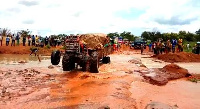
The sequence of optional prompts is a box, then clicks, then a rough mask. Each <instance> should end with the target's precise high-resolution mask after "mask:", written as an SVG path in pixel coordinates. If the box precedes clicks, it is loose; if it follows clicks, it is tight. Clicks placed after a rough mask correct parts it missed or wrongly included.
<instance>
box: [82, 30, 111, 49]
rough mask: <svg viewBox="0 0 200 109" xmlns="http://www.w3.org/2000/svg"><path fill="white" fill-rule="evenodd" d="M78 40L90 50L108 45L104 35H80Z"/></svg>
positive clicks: (107, 39)
mask: <svg viewBox="0 0 200 109" xmlns="http://www.w3.org/2000/svg"><path fill="white" fill-rule="evenodd" d="M79 38H80V40H81V41H83V42H84V43H86V44H87V46H88V47H89V48H92V49H103V48H104V45H105V44H107V43H109V42H110V40H109V38H108V37H107V35H106V34H101V33H96V34H80V35H79Z"/></svg>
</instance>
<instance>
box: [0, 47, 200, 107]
mask: <svg viewBox="0 0 200 109" xmlns="http://www.w3.org/2000/svg"><path fill="white" fill-rule="evenodd" d="M145 56H146V57H150V56H149V55H148V53H147V54H144V55H140V54H139V52H132V51H119V52H116V53H114V54H112V55H110V57H111V63H110V64H103V65H101V66H100V68H99V72H100V73H89V72H81V71H72V72H63V71H62V68H61V65H60V64H59V65H58V66H50V60H48V59H47V60H42V62H41V63H38V62H35V61H33V62H32V61H28V62H27V63H25V64H21V63H19V64H17V65H10V64H9V65H3V64H2V65H3V66H0V83H1V85H0V95H1V96H0V107H2V108H3V109H13V108H17V109H19V108H20V109H21V108H23V109H109V108H110V109H144V108H147V109H149V108H152V107H151V106H152V105H153V106H154V108H156V107H159V106H161V107H164V106H165V107H172V108H174V109H176V108H180V109H182V108H188V109H189V108H192V109H196V108H200V105H199V102H200V99H199V97H200V96H199V92H200V84H199V83H192V82H190V81H188V80H187V79H186V78H183V79H176V80H173V81H168V82H167V84H165V85H162V86H158V85H153V84H151V82H150V81H148V79H147V78H145V76H144V75H146V76H149V77H155V76H156V74H157V73H156V69H152V68H148V67H149V65H147V64H146V63H145V62H144V61H146V60H145V58H142V57H145ZM22 61H23V60H22ZM9 63H12V62H9ZM33 63H34V65H32V64H33ZM36 63H37V64H36ZM154 63H159V62H154ZM154 63H151V64H152V66H153V64H154ZM38 64H39V65H40V66H39V65H38ZM145 64H146V65H145ZM160 64H161V66H162V67H163V66H165V63H162V62H160ZM162 67H161V68H162ZM157 70H158V69H157ZM159 71H161V70H159ZM188 71H190V70H188Z"/></svg>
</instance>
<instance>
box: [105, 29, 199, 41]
mask: <svg viewBox="0 0 200 109" xmlns="http://www.w3.org/2000/svg"><path fill="white" fill-rule="evenodd" d="M108 36H109V37H110V38H114V37H122V38H126V39H128V40H129V41H133V40H134V39H135V38H136V37H138V36H135V35H133V34H132V33H131V32H126V31H124V32H122V33H118V32H114V33H109V34H108ZM141 37H142V38H144V39H146V40H151V41H152V42H153V41H157V40H158V39H159V38H162V39H163V40H164V41H167V40H172V39H177V40H178V39H179V38H181V39H183V41H189V42H191V41H200V29H199V30H197V31H196V32H195V33H191V32H186V31H179V32H178V33H173V32H171V33H161V32H159V31H144V32H142V34H141Z"/></svg>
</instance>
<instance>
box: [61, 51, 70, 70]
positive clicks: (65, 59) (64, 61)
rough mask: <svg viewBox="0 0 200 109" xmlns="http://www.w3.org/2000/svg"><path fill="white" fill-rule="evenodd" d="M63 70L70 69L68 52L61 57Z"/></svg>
mask: <svg viewBox="0 0 200 109" xmlns="http://www.w3.org/2000/svg"><path fill="white" fill-rule="evenodd" d="M62 67H63V71H70V70H71V68H70V57H69V55H68V54H65V55H64V56H63V59H62Z"/></svg>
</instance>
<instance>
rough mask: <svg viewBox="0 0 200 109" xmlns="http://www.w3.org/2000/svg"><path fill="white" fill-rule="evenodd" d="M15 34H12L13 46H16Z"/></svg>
mask: <svg viewBox="0 0 200 109" xmlns="http://www.w3.org/2000/svg"><path fill="white" fill-rule="evenodd" d="M15 39H16V37H15V34H13V35H12V43H11V46H15Z"/></svg>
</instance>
